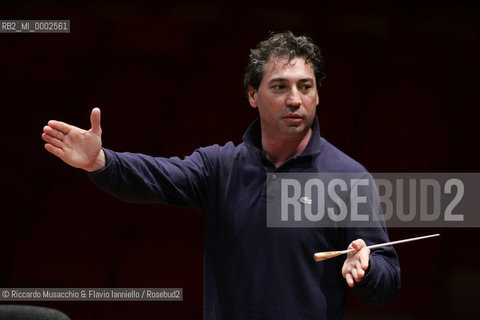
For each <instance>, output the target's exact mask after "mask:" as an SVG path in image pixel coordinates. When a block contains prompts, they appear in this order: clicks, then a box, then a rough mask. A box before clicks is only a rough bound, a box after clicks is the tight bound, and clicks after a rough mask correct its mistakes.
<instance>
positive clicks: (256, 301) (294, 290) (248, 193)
mask: <svg viewBox="0 0 480 320" xmlns="http://www.w3.org/2000/svg"><path fill="white" fill-rule="evenodd" d="M312 130H313V132H312V136H311V138H310V141H309V142H308V144H307V146H306V148H305V150H304V151H303V153H302V154H300V155H298V156H295V157H293V158H291V159H290V160H288V161H287V162H285V163H284V164H282V165H281V166H280V167H279V168H275V166H274V165H273V164H272V163H271V162H270V161H269V160H268V159H267V156H266V152H265V151H263V150H262V147H261V127H260V121H259V120H257V121H256V122H254V123H253V124H252V125H251V126H250V127H249V128H248V130H247V132H246V133H245V135H244V142H242V143H241V144H239V145H237V146H235V145H234V144H233V143H232V142H229V143H227V144H225V145H224V146H219V145H213V146H209V147H205V148H200V149H198V150H196V151H195V152H194V153H193V154H192V155H190V156H187V157H185V158H184V159H180V158H178V157H172V158H162V157H151V156H147V155H143V154H133V153H118V152H114V151H111V150H108V149H104V152H105V156H106V166H105V168H103V169H101V170H99V171H96V172H93V173H89V176H90V178H91V179H92V181H93V182H94V183H95V184H96V185H97V186H99V187H100V188H102V189H104V190H106V191H107V192H108V193H110V194H112V195H114V196H115V197H118V198H120V199H122V200H124V201H129V202H139V203H153V202H163V203H169V204H172V205H176V206H188V207H193V208H196V209H198V210H200V211H202V212H204V213H205V214H206V230H205V278H204V281H205V283H204V285H205V288H204V292H205V296H204V299H205V305H204V315H205V319H208V320H213V319H228V320H232V319H248V320H253V319H275V320H277V319H325V320H327V319H328V320H332V319H341V318H342V316H343V313H344V308H345V290H346V288H347V286H346V282H345V279H344V278H343V277H342V274H341V269H342V265H343V262H344V258H342V257H338V258H335V259H330V260H326V261H322V262H321V263H319V262H315V261H314V260H313V258H312V255H313V253H315V252H318V251H328V250H340V249H344V248H347V246H348V245H349V243H350V242H351V241H353V240H355V239H358V238H361V239H364V241H365V242H366V243H367V245H368V244H374V243H381V242H386V241H389V240H388V235H387V233H386V230H385V229H382V228H363V229H362V228H267V226H266V187H265V186H266V181H267V178H266V177H267V173H272V172H302V173H303V172H305V173H311V172H366V170H365V168H364V167H363V166H361V165H360V164H359V163H357V162H356V161H354V160H353V159H351V158H350V157H348V156H347V155H345V154H344V153H343V152H341V151H340V150H338V149H337V148H335V147H334V146H333V145H332V144H330V143H329V142H328V141H327V140H325V139H324V138H322V137H321V136H320V131H319V127H318V120H317V119H315V121H314V124H313V126H312ZM399 287H400V267H399V263H398V259H397V255H396V253H395V251H394V249H393V248H392V247H385V248H379V249H377V250H373V251H372V253H371V255H370V265H369V269H368V270H367V273H366V275H365V277H364V278H363V279H362V281H361V282H360V283H357V284H356V285H355V287H354V288H353V289H352V290H353V292H354V294H355V295H356V296H357V297H358V298H359V299H361V300H363V301H365V302H366V303H369V304H375V305H381V304H384V303H386V302H389V301H391V300H392V299H393V298H394V297H395V295H396V293H397V291H398V289H399Z"/></svg>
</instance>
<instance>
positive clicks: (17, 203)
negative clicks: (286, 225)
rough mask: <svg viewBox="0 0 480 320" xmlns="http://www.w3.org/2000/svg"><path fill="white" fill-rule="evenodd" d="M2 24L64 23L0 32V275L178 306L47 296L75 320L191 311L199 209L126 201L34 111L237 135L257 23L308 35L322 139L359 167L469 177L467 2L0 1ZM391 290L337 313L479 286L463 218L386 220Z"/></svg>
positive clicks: (174, 143) (168, 133)
mask: <svg viewBox="0 0 480 320" xmlns="http://www.w3.org/2000/svg"><path fill="white" fill-rule="evenodd" d="M0 18H1V19H70V20H71V30H72V31H71V33H70V34H0V105H1V111H2V127H1V129H2V130H1V132H2V139H1V150H2V157H1V161H2V162H1V168H2V183H1V186H2V190H1V196H2V199H1V207H2V209H1V220H0V225H1V227H0V228H1V229H0V241H1V245H0V287H4V288H5V287H7V288H8V287H106V288H110V287H112V288H113V287H182V288H183V289H184V301H183V302H155V303H153V302H56V303H39V304H41V305H47V306H51V307H55V308H58V309H60V310H62V311H64V312H65V313H67V314H68V315H70V317H71V318H72V319H73V320H75V319H151V318H171V319H200V318H201V317H202V304H203V302H202V299H203V298H202V281H203V270H202V268H203V265H202V263H203V262H202V257H203V238H204V233H203V232H204V231H203V226H204V215H203V214H202V213H200V212H196V211H194V210H189V209H187V210H185V209H178V208H172V207H168V206H164V205H132V204H125V203H122V202H120V201H118V200H116V199H113V198H112V197H110V196H109V195H107V194H105V193H103V192H102V191H100V190H98V189H97V188H95V187H94V186H93V184H92V183H91V182H90V181H89V179H88V178H87V176H86V175H85V174H84V173H83V172H81V171H79V170H76V169H72V168H70V167H68V166H66V165H64V164H63V163H62V162H61V161H60V160H58V159H56V158H54V157H53V156H51V155H50V154H48V153H47V152H46V151H45V150H44V149H43V142H42V140H41V138H40V135H41V131H42V127H43V126H44V125H45V124H46V122H47V121H48V120H49V119H58V120H63V121H66V122H69V123H72V124H75V125H78V126H80V127H84V128H88V127H89V113H90V110H91V108H92V107H93V106H100V107H101V109H102V117H103V119H102V126H103V130H104V136H103V141H104V146H106V147H108V148H111V149H114V150H117V151H127V150H128V151H133V152H143V153H147V154H152V155H162V156H171V155H179V156H184V155H187V154H190V153H191V152H192V151H193V150H194V149H195V148H197V147H200V146H205V145H209V144H213V143H219V144H224V143H225V142H227V141H229V140H233V141H234V142H236V143H238V142H240V141H241V137H242V135H243V132H244V130H245V129H246V127H247V126H248V125H249V124H250V122H251V121H253V119H254V118H255V117H256V111H255V110H253V109H251V108H250V107H249V105H248V102H247V100H246V99H245V95H244V92H243V88H242V79H243V72H244V68H245V65H246V61H247V55H248V53H249V48H251V47H252V46H254V45H255V44H256V43H257V42H258V41H260V40H262V39H263V38H265V37H266V36H267V35H268V31H283V30H287V29H290V30H292V31H294V32H295V33H297V34H302V33H305V34H308V35H309V36H310V37H312V38H313V39H314V40H315V42H317V43H318V44H319V45H320V47H321V48H322V50H323V52H324V55H325V61H326V63H325V72H326V74H327V78H326V80H325V82H324V84H323V86H322V89H321V92H320V106H319V110H318V114H319V119H320V124H321V132H322V134H323V135H324V136H325V137H326V138H327V139H328V140H330V141H331V142H332V143H334V144H335V145H336V146H338V147H339V148H340V149H342V150H343V151H345V152H346V153H347V154H349V155H351V156H352V157H353V158H355V159H356V160H358V161H360V162H361V163H362V164H364V165H365V166H366V167H367V168H368V169H369V170H370V171H372V172H397V171H398V172H412V171H413V172H478V171H480V163H479V155H480V152H479V148H478V138H479V137H480V132H479V124H478V123H479V122H478V117H477V112H476V110H475V109H476V108H478V85H479V81H478V76H479V65H478V57H479V56H480V51H479V28H478V26H479V25H478V21H480V14H479V6H478V5H476V4H475V3H474V2H467V1H453V0H451V1H393V0H391V1H343V2H335V3H330V4H312V2H298V3H294V2H293V1H291V2H284V3H280V2H269V3H262V4H258V3H257V2H256V1H243V2H238V3H228V4H227V3H224V2H220V1H218V2H208V3H207V2H201V3H200V2H198V3H197V2H194V1H191V2H189V3H184V2H181V1H174V2H173V3H171V4H163V3H156V4H152V3H150V2H142V1H117V2H115V3H112V4H98V3H88V2H81V3H79V4H76V5H67V4H65V3H63V4H54V3H48V4H46V3H43V4H39V3H38V2H36V1H22V2H19V3H17V4H10V5H5V4H1V5H0ZM434 232H440V233H441V238H439V239H435V240H425V241H422V242H418V243H415V244H408V245H407V244H406V245H400V246H398V247H397V251H398V253H399V255H400V260H401V265H402V286H403V287H402V290H401V292H400V294H399V296H398V298H397V299H396V300H395V301H394V302H393V303H392V304H390V305H388V306H385V307H383V308H371V307H367V306H364V305H361V304H360V303H359V302H357V301H356V300H355V298H354V297H352V296H349V299H348V302H347V311H346V317H345V318H346V319H385V318H387V317H388V318H389V319H392V320H395V319H467V318H472V317H474V314H475V312H476V310H477V306H478V303H479V302H480V299H479V298H478V297H479V295H478V291H477V288H478V286H479V285H480V273H479V268H478V266H479V264H480V259H479V255H478V254H477V253H476V251H477V249H476V247H477V243H476V242H477V241H476V239H477V236H478V235H479V230H478V229H475V228H463V229H442V230H438V229H421V230H420V229H414V228H412V229H390V235H391V238H392V239H401V238H406V237H410V236H416V235H422V234H428V233H434Z"/></svg>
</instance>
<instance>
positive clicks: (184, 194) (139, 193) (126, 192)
mask: <svg viewBox="0 0 480 320" xmlns="http://www.w3.org/2000/svg"><path fill="white" fill-rule="evenodd" d="M103 150H104V152H105V157H106V165H105V167H104V168H103V169H100V170H98V171H95V172H91V173H89V174H88V175H89V177H90V179H91V180H92V181H93V182H94V183H95V184H96V185H97V186H98V187H100V188H101V189H103V190H105V191H106V192H108V193H109V194H111V195H113V196H115V197H117V198H119V199H121V200H123V201H127V202H136V203H155V202H164V203H168V204H171V205H176V206H189V207H194V208H196V209H198V210H201V211H205V208H206V201H207V200H206V199H207V192H208V183H207V178H206V177H207V176H208V174H209V168H208V166H209V162H208V160H207V159H206V152H205V151H206V150H205V148H204V150H201V149H200V150H197V151H195V152H194V153H193V154H192V155H191V156H187V157H185V158H184V159H180V158H178V157H172V158H161V157H151V156H147V155H144V154H137V153H128V152H122V153H120V152H114V151H112V150H109V149H103Z"/></svg>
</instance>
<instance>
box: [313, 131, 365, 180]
mask: <svg viewBox="0 0 480 320" xmlns="http://www.w3.org/2000/svg"><path fill="white" fill-rule="evenodd" d="M321 139H322V151H321V152H320V153H319V155H318V158H317V162H320V164H321V165H322V167H324V168H325V169H326V170H328V171H333V172H367V169H365V167H364V166H363V165H362V164H360V163H359V162H357V161H356V160H354V159H353V158H351V157H350V156H348V155H347V154H345V153H344V152H343V151H341V150H340V149H338V148H337V147H335V146H334V145H333V144H331V143H330V142H329V141H327V140H326V139H325V138H321Z"/></svg>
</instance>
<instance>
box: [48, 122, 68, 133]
mask: <svg viewBox="0 0 480 320" xmlns="http://www.w3.org/2000/svg"><path fill="white" fill-rule="evenodd" d="M48 125H49V126H50V127H51V128H53V129H55V130H58V131H61V132H63V133H64V134H67V133H68V132H69V131H70V129H71V128H72V126H71V125H69V124H68V123H65V122H62V121H57V120H50V121H48Z"/></svg>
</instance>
